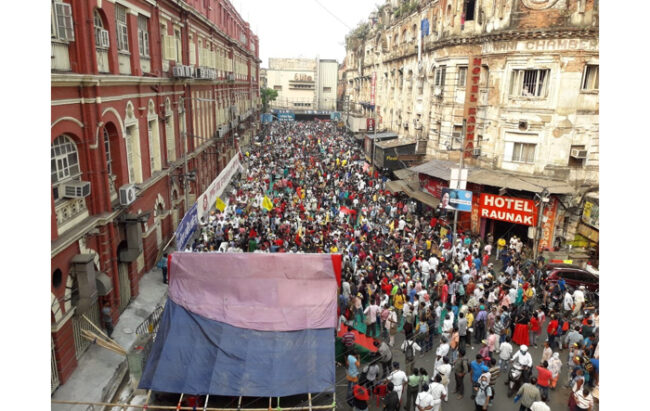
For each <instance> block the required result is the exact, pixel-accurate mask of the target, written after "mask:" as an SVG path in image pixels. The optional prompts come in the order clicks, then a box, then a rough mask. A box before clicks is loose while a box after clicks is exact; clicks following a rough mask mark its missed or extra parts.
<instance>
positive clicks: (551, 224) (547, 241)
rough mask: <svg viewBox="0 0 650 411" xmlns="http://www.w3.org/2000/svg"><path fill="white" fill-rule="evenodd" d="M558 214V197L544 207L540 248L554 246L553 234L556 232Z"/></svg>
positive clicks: (540, 249)
mask: <svg viewBox="0 0 650 411" xmlns="http://www.w3.org/2000/svg"><path fill="white" fill-rule="evenodd" d="M556 214H557V199H556V198H551V201H550V202H549V203H548V204H547V205H546V207H545V208H544V213H543V215H544V219H543V220H542V221H543V222H544V223H543V224H542V236H541V238H540V239H539V244H538V250H537V251H542V250H543V249H545V248H552V247H553V235H554V234H555V216H556Z"/></svg>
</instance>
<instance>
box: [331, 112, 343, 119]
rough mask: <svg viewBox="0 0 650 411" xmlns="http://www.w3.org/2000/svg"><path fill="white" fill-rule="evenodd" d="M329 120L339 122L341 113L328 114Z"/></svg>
mask: <svg viewBox="0 0 650 411" xmlns="http://www.w3.org/2000/svg"><path fill="white" fill-rule="evenodd" d="M330 120H335V121H339V120H341V113H340V112H338V111H334V112H333V113H331V114H330Z"/></svg>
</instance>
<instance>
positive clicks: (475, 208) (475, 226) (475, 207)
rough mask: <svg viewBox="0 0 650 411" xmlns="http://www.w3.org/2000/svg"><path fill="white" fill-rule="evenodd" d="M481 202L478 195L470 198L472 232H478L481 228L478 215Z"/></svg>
mask: <svg viewBox="0 0 650 411" xmlns="http://www.w3.org/2000/svg"><path fill="white" fill-rule="evenodd" d="M480 206H481V202H480V199H479V197H477V196H474V197H473V198H472V234H478V233H479V231H480V230H481V219H480V217H479V208H480Z"/></svg>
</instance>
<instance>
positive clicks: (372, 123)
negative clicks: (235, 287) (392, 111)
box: [366, 118, 375, 133]
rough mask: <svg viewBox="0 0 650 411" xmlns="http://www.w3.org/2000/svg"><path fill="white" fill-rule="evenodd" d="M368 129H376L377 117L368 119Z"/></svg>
mask: <svg viewBox="0 0 650 411" xmlns="http://www.w3.org/2000/svg"><path fill="white" fill-rule="evenodd" d="M366 131H368V132H369V133H370V132H373V131H375V119H374V118H367V119H366Z"/></svg>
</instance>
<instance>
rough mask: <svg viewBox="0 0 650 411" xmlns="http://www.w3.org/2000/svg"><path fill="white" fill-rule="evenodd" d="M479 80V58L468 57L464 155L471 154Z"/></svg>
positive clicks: (464, 110)
mask: <svg viewBox="0 0 650 411" xmlns="http://www.w3.org/2000/svg"><path fill="white" fill-rule="evenodd" d="M480 81H481V58H480V57H473V56H470V57H469V65H468V67H467V79H466V80H465V105H464V106H463V118H464V119H465V120H466V122H467V129H466V132H465V147H463V150H465V153H464V154H465V157H469V156H471V155H472V153H471V150H470V149H472V148H473V147H474V134H475V132H476V118H477V115H476V109H477V106H478V98H479V83H480Z"/></svg>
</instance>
